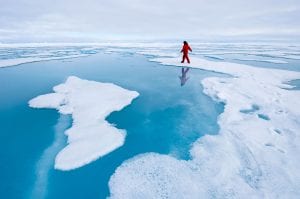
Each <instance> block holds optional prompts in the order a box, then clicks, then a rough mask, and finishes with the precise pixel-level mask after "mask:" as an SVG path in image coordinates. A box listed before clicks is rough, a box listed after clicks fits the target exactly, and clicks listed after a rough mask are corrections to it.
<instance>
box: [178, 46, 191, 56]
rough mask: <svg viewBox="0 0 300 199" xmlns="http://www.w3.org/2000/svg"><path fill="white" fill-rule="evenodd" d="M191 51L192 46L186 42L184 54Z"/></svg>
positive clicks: (183, 47) (183, 49) (183, 48)
mask: <svg viewBox="0 0 300 199" xmlns="http://www.w3.org/2000/svg"><path fill="white" fill-rule="evenodd" d="M189 51H191V52H192V49H191V47H190V46H189V45H188V44H184V45H183V46H182V50H181V52H182V53H183V54H188V52H189Z"/></svg>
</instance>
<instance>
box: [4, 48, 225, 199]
mask: <svg viewBox="0 0 300 199" xmlns="http://www.w3.org/2000/svg"><path fill="white" fill-rule="evenodd" d="M70 75H75V76H78V77H80V78H83V79H89V80H95V81H100V82H113V83H115V84H117V85H119V86H122V87H124V88H126V89H130V90H135V91H138V92H139V93H140V96H139V97H138V98H137V99H135V100H134V101H133V103H132V104H131V105H129V106H127V107H126V108H125V109H123V110H121V111H119V112H113V113H112V114H111V115H110V116H108V118H107V120H108V121H109V122H110V123H113V124H115V125H116V126H117V128H122V129H126V130H127V137H126V142H125V144H124V145H123V146H122V147H120V148H119V149H117V150H115V151H114V152H112V153H110V154H108V155H106V156H105V157H103V158H101V159H99V160H97V161H95V162H93V163H91V164H89V165H86V166H84V167H82V168H79V169H76V170H73V171H68V172H63V171H59V170H54V169H53V163H54V157H55V154H56V153H57V151H59V150H60V149H61V148H63V147H64V146H65V145H66V137H65V136H64V135H63V132H64V130H65V129H67V128H69V126H70V125H71V122H72V121H71V118H70V116H68V115H67V116H64V115H60V114H59V113H57V111H55V110H47V109H32V108H30V107H29V106H28V104H27V103H28V101H29V100H30V99H31V98H33V97H36V96H38V95H40V94H45V93H49V92H51V90H52V87H53V86H55V85H57V84H59V83H62V82H64V81H65V80H66V78H67V77H68V76H70ZM181 75H182V74H181V68H179V67H172V66H162V65H159V64H157V63H154V62H149V61H147V59H146V58H145V57H143V56H138V55H134V54H131V53H126V54H124V53H123V54H118V53H114V54H102V53H99V54H96V55H93V56H90V57H85V58H76V59H72V60H68V61H66V60H64V61H62V60H56V61H48V62H37V63H31V64H24V65H20V66H15V67H7V68H1V69H0V84H1V90H0V96H1V100H0V136H1V137H0V179H1V181H0V183H1V184H0V198H26V199H27V198H33V199H34V198H55V199H59V198H76V199H77V198H79V199H80V198H84V199H86V198H105V197H107V196H108V195H109V190H108V181H109V178H110V176H111V175H112V174H113V172H114V171H115V169H116V168H117V167H118V166H119V165H120V164H121V163H122V162H123V161H124V160H126V159H128V158H131V157H133V156H135V155H137V154H140V153H144V152H157V153H161V154H171V155H173V156H174V157H176V158H179V159H189V158H190V157H189V153H188V151H189V149H190V145H191V144H192V143H193V142H194V141H195V140H196V139H197V138H199V137H201V136H203V135H205V134H215V133H217V132H218V125H217V123H216V121H217V117H218V115H219V114H220V113H221V112H222V111H223V104H219V103H216V102H214V101H212V100H211V99H210V98H209V97H207V96H206V95H204V94H203V93H202V90H203V88H202V86H201V84H200V81H201V79H203V78H205V77H208V76H220V74H216V73H212V72H206V71H202V70H196V69H190V70H189V71H188V73H187V76H188V77H189V79H188V80H187V82H186V83H185V84H184V85H183V86H181V82H180V79H179V76H181Z"/></svg>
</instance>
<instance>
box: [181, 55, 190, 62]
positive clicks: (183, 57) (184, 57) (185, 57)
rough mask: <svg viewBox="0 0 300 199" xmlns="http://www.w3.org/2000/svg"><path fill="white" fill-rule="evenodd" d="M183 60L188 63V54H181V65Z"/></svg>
mask: <svg viewBox="0 0 300 199" xmlns="http://www.w3.org/2000/svg"><path fill="white" fill-rule="evenodd" d="M185 59H186V60H187V62H188V63H190V59H189V56H188V54H185V53H183V56H182V61H181V63H184V61H185Z"/></svg>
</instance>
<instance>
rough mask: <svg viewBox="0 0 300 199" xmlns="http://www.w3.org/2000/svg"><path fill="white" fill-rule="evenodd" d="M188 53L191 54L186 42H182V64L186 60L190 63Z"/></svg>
mask: <svg viewBox="0 0 300 199" xmlns="http://www.w3.org/2000/svg"><path fill="white" fill-rule="evenodd" d="M189 51H191V52H192V49H191V47H190V46H189V44H188V42H187V41H184V42H183V46H182V49H181V52H182V53H183V56H182V61H181V63H184V61H185V59H186V60H187V62H188V63H190V59H189V55H188V54H189Z"/></svg>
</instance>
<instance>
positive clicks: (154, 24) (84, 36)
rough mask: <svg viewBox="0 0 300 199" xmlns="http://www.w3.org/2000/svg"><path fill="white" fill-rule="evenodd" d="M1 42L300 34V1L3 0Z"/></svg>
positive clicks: (0, 20)
mask: <svg viewBox="0 0 300 199" xmlns="http://www.w3.org/2000/svg"><path fill="white" fill-rule="evenodd" d="M0 5H1V6H0V42H2V43H5V42H51V41H60V42H64V41H67V42H70V41H77V42H81V41H82V42H88V41H91V42H95V41H105V40H132V39H139V40H141V39H183V38H187V39H200V40H205V39H222V38H249V37H250V38H275V39H276V38H300V0H81V1H79V0H0Z"/></svg>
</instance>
